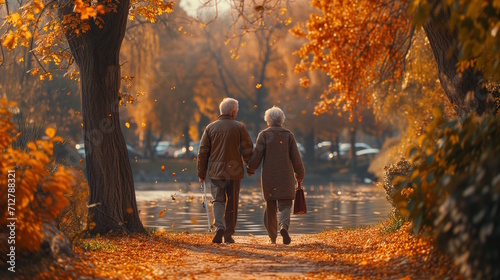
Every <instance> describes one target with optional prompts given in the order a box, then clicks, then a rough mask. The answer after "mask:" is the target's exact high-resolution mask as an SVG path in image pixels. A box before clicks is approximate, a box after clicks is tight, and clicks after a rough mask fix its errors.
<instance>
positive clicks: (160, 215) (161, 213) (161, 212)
mask: <svg viewBox="0 0 500 280" xmlns="http://www.w3.org/2000/svg"><path fill="white" fill-rule="evenodd" d="M166 210H167V209H163V210H161V211H160V213H158V217H163V215H165V211H166Z"/></svg>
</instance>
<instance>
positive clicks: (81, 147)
mask: <svg viewBox="0 0 500 280" xmlns="http://www.w3.org/2000/svg"><path fill="white" fill-rule="evenodd" d="M75 148H76V151H77V152H78V154H79V155H80V156H81V157H82V158H83V159H85V143H84V142H80V143H78V144H76V145H75ZM127 151H128V157H129V160H130V161H135V159H136V158H137V159H141V158H142V155H141V154H140V153H139V152H137V151H136V150H135V149H134V148H133V147H132V146H130V145H129V144H127Z"/></svg>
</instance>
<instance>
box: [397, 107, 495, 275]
mask: <svg viewBox="0 0 500 280" xmlns="http://www.w3.org/2000/svg"><path fill="white" fill-rule="evenodd" d="M433 115H434V119H433V121H432V123H431V124H430V125H429V126H428V127H427V131H426V133H425V134H424V135H423V136H422V137H421V138H420V139H419V144H420V146H419V147H418V148H414V149H412V150H411V151H410V155H411V159H412V160H413V161H414V162H418V163H419V165H418V166H417V167H416V169H415V170H414V171H413V172H412V174H411V176H410V178H409V181H408V182H409V183H410V184H411V186H412V187H413V189H414V192H413V194H412V196H411V200H410V201H409V202H408V203H405V201H406V200H405V199H404V197H402V196H401V195H399V194H397V193H396V194H395V200H396V201H397V202H398V203H399V204H398V205H399V206H400V211H401V213H404V214H406V215H408V217H409V219H410V220H411V221H412V222H413V224H414V230H415V232H416V233H418V232H422V233H424V234H426V235H428V236H432V237H433V238H434V241H435V242H436V245H437V246H438V247H439V248H441V249H442V250H444V251H446V252H448V253H450V254H451V256H452V257H453V259H454V262H455V263H456V264H457V265H458V266H459V268H460V270H461V272H462V273H463V275H464V276H465V277H466V278H473V279H498V278H499V277H500V266H498V264H499V263H500V255H499V254H500V253H499V252H500V209H499V195H500V161H499V159H498V156H499V155H500V116H491V115H487V116H484V117H483V118H482V119H475V118H474V116H470V117H468V118H466V119H465V120H464V121H463V122H462V123H461V122H459V121H458V120H456V121H451V122H446V121H445V120H444V119H443V117H442V113H441V110H439V109H436V110H434V112H433Z"/></svg>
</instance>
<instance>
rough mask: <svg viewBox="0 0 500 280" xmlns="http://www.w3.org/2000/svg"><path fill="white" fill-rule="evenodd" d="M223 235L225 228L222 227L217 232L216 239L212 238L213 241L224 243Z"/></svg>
mask: <svg viewBox="0 0 500 280" xmlns="http://www.w3.org/2000/svg"><path fill="white" fill-rule="evenodd" d="M222 236H224V229H222V228H220V229H218V230H217V232H216V233H215V236H214V239H212V243H222Z"/></svg>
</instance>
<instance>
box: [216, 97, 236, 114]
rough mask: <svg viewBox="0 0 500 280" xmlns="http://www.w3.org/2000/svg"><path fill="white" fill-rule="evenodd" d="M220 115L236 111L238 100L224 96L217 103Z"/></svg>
mask: <svg viewBox="0 0 500 280" xmlns="http://www.w3.org/2000/svg"><path fill="white" fill-rule="evenodd" d="M219 111H220V114H221V115H230V114H231V113H233V112H235V113H237V112H238V100H236V99H234V98H229V97H226V98H224V99H223V100H222V102H221V103H220V105H219Z"/></svg>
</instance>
